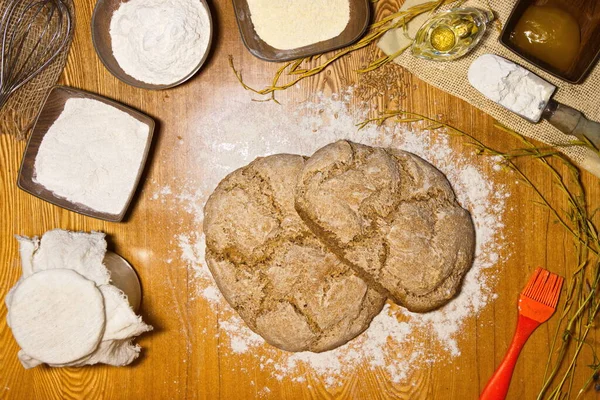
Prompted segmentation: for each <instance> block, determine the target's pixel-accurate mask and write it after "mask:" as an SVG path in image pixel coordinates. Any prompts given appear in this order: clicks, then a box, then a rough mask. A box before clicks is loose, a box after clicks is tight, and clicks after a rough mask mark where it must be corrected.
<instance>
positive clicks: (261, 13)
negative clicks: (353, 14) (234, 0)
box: [248, 0, 350, 50]
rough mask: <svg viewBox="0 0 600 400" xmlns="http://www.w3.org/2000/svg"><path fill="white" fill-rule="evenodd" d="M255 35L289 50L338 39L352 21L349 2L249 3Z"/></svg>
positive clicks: (260, 0)
mask: <svg viewBox="0 0 600 400" xmlns="http://www.w3.org/2000/svg"><path fill="white" fill-rule="evenodd" d="M248 8H249V9H250V19H251V20H252V25H253V26H254V30H255V32H256V34H257V35H258V36H259V37H260V38H261V39H262V40H263V41H265V43H267V44H268V45H270V46H272V47H274V48H276V49H280V50H290V49H295V48H298V47H304V46H308V45H311V44H314V43H318V42H322V41H324V40H328V39H332V38H334V37H336V36H338V35H339V34H340V33H342V32H343V31H344V29H346V26H347V25H348V21H349V20H350V2H349V1H348V0H310V1H306V0H276V1H275V0H248Z"/></svg>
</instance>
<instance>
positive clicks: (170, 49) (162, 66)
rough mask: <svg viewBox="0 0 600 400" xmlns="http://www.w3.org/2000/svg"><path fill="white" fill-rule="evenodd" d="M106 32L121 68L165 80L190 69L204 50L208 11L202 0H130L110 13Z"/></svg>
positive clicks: (139, 76)
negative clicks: (110, 16)
mask: <svg viewBox="0 0 600 400" xmlns="http://www.w3.org/2000/svg"><path fill="white" fill-rule="evenodd" d="M110 37H111V41H112V51H113V55H114V56H115V59H116V60H117V62H118V63H119V66H120V67H121V68H122V69H123V71H125V73H127V74H128V75H130V76H132V77H133V78H135V79H137V80H139V81H142V82H146V83H150V84H155V85H168V84H172V83H175V82H177V81H179V80H181V79H183V78H185V77H186V76H187V75H189V74H190V73H191V72H192V71H194V69H195V68H196V67H197V66H198V64H199V63H200V61H201V60H202V57H204V55H205V54H206V52H207V51H208V44H209V41H210V17H209V14H208V11H207V10H206V8H205V6H204V4H203V3H202V2H201V1H200V0H131V1H128V2H123V3H121V5H120V6H119V8H118V9H117V11H115V13H114V14H113V16H112V19H111V21H110Z"/></svg>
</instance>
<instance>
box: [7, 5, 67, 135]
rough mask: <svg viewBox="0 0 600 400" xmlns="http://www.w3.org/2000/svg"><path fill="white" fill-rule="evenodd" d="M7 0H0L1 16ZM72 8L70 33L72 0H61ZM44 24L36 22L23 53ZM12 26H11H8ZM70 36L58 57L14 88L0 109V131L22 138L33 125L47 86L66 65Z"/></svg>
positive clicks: (50, 86) (20, 7)
mask: <svg viewBox="0 0 600 400" xmlns="http://www.w3.org/2000/svg"><path fill="white" fill-rule="evenodd" d="M31 1H32V0H22V2H21V4H20V5H19V6H17V9H16V10H17V12H19V13H21V12H23V10H24V8H25V7H26V6H27V5H28V4H30V3H31ZM9 3H10V1H9V0H0V17H1V16H2V15H4V12H5V10H6V9H7V7H8V6H9ZM63 3H65V4H67V6H68V7H69V9H70V10H71V19H72V28H71V34H70V37H71V39H72V36H73V35H72V32H73V30H74V26H75V10H74V5H73V2H72V0H63ZM4 28H5V27H4V26H0V32H4ZM44 28H45V25H44V24H35V25H34V26H33V29H32V30H31V32H30V34H29V36H28V38H30V39H29V40H28V41H27V42H26V44H25V48H24V49H23V54H25V53H27V50H28V49H30V48H31V46H33V43H34V41H35V40H37V38H38V37H39V35H40V33H41V32H42V29H44ZM9 29H12V27H9ZM71 39H70V40H69V42H68V44H67V46H66V47H65V48H64V49H63V50H62V52H61V53H60V54H59V55H58V57H57V58H56V59H55V60H54V61H53V62H52V63H51V64H50V65H49V66H48V67H47V68H46V69H45V70H43V71H42V72H41V73H40V74H39V75H38V76H37V77H35V78H34V79H33V80H31V81H30V82H29V83H27V84H26V85H25V86H23V87H21V88H20V89H19V90H17V91H16V92H15V93H14V94H13V95H12V96H11V98H10V99H9V100H8V102H7V103H6V104H5V105H4V107H2V108H1V109H0V134H10V135H14V136H15V137H17V138H18V139H24V138H25V137H27V134H28V133H29V131H30V130H31V128H32V125H33V123H34V122H35V119H36V117H37V115H38V113H39V112H40V110H41V108H42V106H43V102H44V101H45V99H46V96H47V94H48V92H49V91H50V89H51V88H52V87H53V86H54V85H55V84H56V82H57V81H58V78H59V77H60V74H61V73H62V71H63V69H64V68H65V64H66V62H67V57H68V55H69V47H70V45H71Z"/></svg>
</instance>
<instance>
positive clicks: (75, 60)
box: [0, 0, 600, 399]
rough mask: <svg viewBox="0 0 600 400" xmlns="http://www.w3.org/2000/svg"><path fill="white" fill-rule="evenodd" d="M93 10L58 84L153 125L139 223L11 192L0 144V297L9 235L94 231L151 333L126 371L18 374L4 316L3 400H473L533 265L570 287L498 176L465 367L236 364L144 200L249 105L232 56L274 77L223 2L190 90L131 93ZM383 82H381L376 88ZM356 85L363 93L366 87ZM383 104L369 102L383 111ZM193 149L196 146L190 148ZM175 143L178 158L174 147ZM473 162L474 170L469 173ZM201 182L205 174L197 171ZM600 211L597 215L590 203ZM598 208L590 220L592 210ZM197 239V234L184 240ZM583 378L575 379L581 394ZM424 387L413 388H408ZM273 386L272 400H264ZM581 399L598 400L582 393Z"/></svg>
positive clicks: (82, 8)
mask: <svg viewBox="0 0 600 400" xmlns="http://www.w3.org/2000/svg"><path fill="white" fill-rule="evenodd" d="M94 3H95V2H94V0H77V1H76V8H77V29H76V34H75V38H74V41H73V46H72V49H71V53H70V58H69V61H68V64H67V67H66V70H65V73H64V75H63V77H62V78H61V83H62V84H65V85H69V86H73V87H77V88H81V89H85V90H88V91H92V92H95V93H98V94H101V95H104V96H107V97H109V98H112V99H115V100H117V101H120V102H123V103H124V104H127V105H130V106H132V107H134V108H137V109H139V110H141V111H143V112H146V113H147V114H149V115H150V116H152V117H154V118H155V119H156V120H157V121H158V122H159V130H158V132H157V136H156V141H155V148H154V150H153V154H154V155H153V157H152V158H151V163H150V165H149V166H148V167H147V175H146V178H145V181H144V183H143V186H142V189H141V190H140V191H139V192H138V195H137V200H136V202H135V206H134V207H133V210H132V211H131V212H130V214H129V217H128V219H127V221H126V222H124V223H105V222H102V221H99V220H95V219H92V218H87V217H84V216H81V215H78V214H75V213H72V212H69V211H66V210H63V209H60V208H58V207H55V206H53V205H50V204H48V203H46V202H43V201H41V200H39V199H37V198H35V197H33V196H31V195H29V194H27V193H24V192H22V191H20V190H19V189H18V188H17V186H16V179H17V173H18V169H19V163H20V161H21V156H22V153H23V150H24V148H25V143H24V142H19V141H16V140H15V139H14V138H13V137H11V136H9V135H0V160H1V166H0V243H1V246H0V298H1V299H4V297H5V295H6V293H7V292H8V290H9V288H10V287H12V286H13V285H14V283H15V282H16V281H17V280H18V278H19V276H20V269H19V268H18V266H19V257H18V251H17V241H16V240H15V239H14V237H13V235H15V234H23V235H28V236H33V235H41V234H42V233H44V232H45V231H47V230H50V229H54V228H62V229H70V230H85V231H90V230H100V231H104V232H106V233H107V234H108V235H109V236H110V238H111V247H112V249H113V250H114V251H116V252H117V253H119V254H121V255H122V256H124V257H125V258H126V259H127V260H129V261H130V262H131V263H132V264H133V265H134V266H135V268H136V270H137V271H138V273H139V275H140V277H141V280H142V283H143V287H144V294H145V296H144V300H143V308H142V310H141V314H142V315H143V317H144V319H145V320H146V321H147V322H149V323H151V324H152V325H154V326H155V327H156V330H155V331H154V332H151V333H150V334H145V335H143V336H142V337H141V338H139V340H138V342H139V344H140V345H141V346H142V348H143V353H142V354H143V355H142V357H141V359H140V360H139V361H138V362H135V363H134V364H133V365H132V366H129V367H125V368H115V367H107V366H94V367H87V368H60V369H53V368H48V367H44V366H42V367H38V368H34V369H31V370H24V369H23V367H22V366H21V365H20V363H19V362H18V360H17V351H18V346H17V344H16V343H15V341H14V339H13V337H12V335H11V332H10V329H9V328H8V327H7V325H6V322H5V321H6V308H5V307H4V306H2V307H0V398H10V399H58V398H81V399H95V398H107V399H167V398H189V399H250V398H272V399H313V398H347V399H380V398H401V399H475V398H477V396H478V393H479V392H480V391H481V389H482V388H483V386H484V385H485V383H486V381H487V379H488V378H489V377H490V375H491V374H492V372H493V371H494V368H495V366H496V365H497V364H498V363H499V362H500V360H501V358H502V356H503V354H504V351H505V350H506V348H507V346H508V343H509V342H510V339H511V336H512V333H513V329H514V326H515V322H516V309H515V303H516V296H517V294H518V293H519V292H520V290H521V289H522V287H523V286H524V284H525V283H526V282H527V279H528V276H529V274H530V273H531V271H532V270H533V269H534V268H535V267H536V266H545V267H548V268H550V269H552V270H553V271H555V272H558V273H561V274H563V275H568V274H569V273H570V272H571V271H572V270H573V268H574V265H575V262H574V250H573V245H572V239H571V238H570V237H569V236H567V235H566V234H565V232H564V230H563V229H562V228H561V227H560V226H558V225H556V224H554V223H553V218H552V217H551V216H550V215H549V213H548V211H547V210H545V209H543V208H541V207H537V206H535V204H534V201H535V200H536V198H535V196H534V194H533V193H532V191H531V190H529V189H528V188H526V187H524V185H518V184H516V183H515V177H514V176H513V175H511V174H509V173H506V172H502V171H501V172H497V173H494V174H493V175H492V177H493V179H494V180H495V181H496V182H498V183H499V184H504V185H506V188H507V190H508V191H509V192H510V194H511V196H510V198H509V199H508V200H507V212H506V214H505V224H506V228H505V236H506V241H507V242H508V250H509V252H510V256H507V257H506V259H505V260H504V261H503V262H502V263H499V265H497V266H496V271H495V275H496V276H497V284H496V285H495V288H494V290H495V291H496V293H497V298H496V299H495V300H494V301H492V302H491V303H490V304H488V306H487V307H486V308H485V309H484V310H483V311H482V312H481V314H480V315H479V316H478V317H473V318H471V319H469V320H467V321H466V324H465V326H464V329H463V330H462V332H461V335H460V339H459V345H460V349H461V355H460V356H459V357H457V358H454V359H450V360H449V361H448V362H445V363H444V362H442V363H435V364H432V365H431V366H428V367H423V368H420V369H418V370H416V371H415V372H414V373H413V375H411V376H410V378H409V379H408V380H407V381H405V382H402V383H400V384H393V383H392V382H391V381H390V379H389V376H388V375H387V374H386V373H385V372H384V371H380V370H377V371H366V370H364V371H362V370H360V369H357V372H356V373H354V374H352V375H349V376H346V377H345V379H344V380H343V382H342V385H341V386H340V387H337V388H335V389H328V388H327V386H326V385H324V384H322V383H321V382H319V381H318V380H316V379H310V371H307V376H308V377H309V381H310V382H311V384H310V385H309V384H308V383H307V382H304V383H300V382H292V381H290V380H288V379H285V378H284V379H282V380H278V379H276V378H275V377H273V376H272V373H271V371H269V370H268V369H265V370H261V369H260V368H259V365H258V363H257V362H256V361H255V360H256V358H254V357H251V356H250V355H248V354H240V355H236V354H231V352H226V351H225V350H224V349H222V348H221V347H218V345H219V338H218V336H217V335H216V334H217V333H218V330H219V328H218V321H217V318H218V317H217V315H216V314H215V313H214V311H213V310H212V309H211V308H210V307H209V305H208V304H207V302H206V301H204V300H202V299H197V298H195V296H194V288H193V287H192V285H191V284H190V283H189V282H190V281H189V279H188V273H189V272H188V270H187V269H186V268H185V267H182V266H177V265H176V263H169V262H168V261H167V259H168V258H169V254H172V251H173V246H176V245H175V244H174V243H173V240H172V237H173V231H174V230H176V229H179V228H180V227H179V226H176V225H177V224H180V219H177V218H175V216H174V215H173V214H172V213H173V212H174V211H173V210H172V209H165V207H164V206H163V204H162V203H161V202H160V201H151V196H152V194H153V193H155V192H156V191H157V190H158V189H160V188H161V187H162V186H164V185H166V184H169V183H171V182H173V181H174V180H175V179H177V178H178V177H184V176H189V175H190V170H189V168H188V167H190V166H193V165H194V163H193V158H194V157H195V156H196V155H197V154H200V153H201V152H203V151H207V149H204V148H202V147H201V146H202V145H201V144H199V143H198V142H195V141H194V140H191V138H192V136H191V132H192V131H194V130H195V128H196V127H195V125H194V124H195V122H196V121H197V119H198V115H199V114H201V113H203V110H208V109H218V108H225V107H227V106H228V99H229V98H230V96H236V97H237V98H240V96H245V97H244V98H247V100H248V101H250V96H249V95H248V94H246V93H244V92H243V90H242V88H241V87H239V85H237V83H236V79H235V77H234V75H233V74H232V72H231V70H230V69H229V67H228V55H230V54H231V55H233V57H234V59H235V60H236V63H237V65H238V66H241V68H243V71H244V73H245V76H246V77H247V78H248V80H249V82H250V83H256V84H259V83H261V82H263V83H266V82H268V81H269V79H270V78H271V76H272V74H273V72H274V70H275V68H276V65H272V64H268V63H265V62H262V61H260V60H258V59H255V58H254V57H252V56H251V55H250V54H249V53H248V52H247V51H246V49H245V48H244V46H243V44H242V41H241V39H240V36H239V33H238V30H237V26H236V22H235V18H234V14H233V9H232V5H231V1H229V0H214V1H209V3H210V6H211V10H212V13H213V16H214V19H215V21H216V28H217V29H216V32H215V38H214V41H213V43H214V47H213V51H212V54H211V55H210V57H209V60H208V63H207V64H206V65H205V66H204V68H203V69H202V71H201V73H200V74H198V75H197V76H196V77H195V78H193V79H192V80H191V81H190V82H189V83H187V84H185V85H183V86H181V87H178V88H175V89H172V90H168V91H163V92H149V91H144V90H139V89H136V88H133V87H129V86H127V85H125V84H123V83H121V82H120V81H118V80H117V79H116V78H114V77H113V76H111V75H110V73H109V72H108V71H107V70H106V69H105V68H104V67H103V66H102V64H101V63H100V61H99V59H98V57H97V56H96V54H95V52H94V49H93V46H92V41H91V37H90V30H89V26H90V19H91V15H92V10H93V6H94ZM399 3H401V2H398V1H394V0H385V1H384V0H380V1H379V2H378V3H377V13H376V18H381V17H382V16H383V15H386V14H388V13H390V12H391V11H394V10H395V9H397V7H398V5H399ZM376 55H377V52H376V51H375V50H374V49H365V50H364V51H362V52H361V53H358V54H355V55H353V56H351V57H350V58H348V59H346V60H344V61H342V62H339V63H337V64H335V65H334V66H333V67H331V68H330V69H329V70H327V71H326V72H325V73H323V74H321V75H319V76H317V77H315V78H313V79H311V80H308V81H306V83H305V84H303V85H301V87H297V88H292V89H290V91H289V93H288V94H287V95H286V96H285V98H286V101H292V100H293V99H295V98H303V97H305V96H306V94H308V93H310V92H314V91H316V90H322V91H324V92H325V93H332V92H337V91H339V90H340V89H341V88H343V87H345V86H346V85H348V84H352V83H356V82H359V83H360V82H364V80H365V79H367V78H365V77H359V76H358V75H357V74H356V73H354V72H353V71H354V70H356V69H357V67H359V66H362V65H364V62H365V60H366V59H368V58H369V57H373V56H376ZM386 71H388V73H390V74H393V76H394V77H395V78H394V79H393V80H392V81H393V82H392V83H393V85H392V87H390V89H389V90H396V91H398V90H400V91H401V92H402V93H403V94H404V96H403V97H402V99H401V102H400V104H399V105H400V107H402V108H403V109H405V110H410V111H414V112H419V113H422V114H425V115H429V116H432V117H436V116H441V117H442V118H443V119H444V120H445V121H447V122H450V123H452V124H453V125H455V126H457V127H460V128H462V129H464V130H466V131H468V132H471V133H473V134H474V135H476V136H477V137H478V138H480V139H481V140H483V141H484V142H486V143H488V144H490V145H491V146H497V147H503V148H510V147H516V146H518V144H517V143H516V141H515V140H513V139H511V138H509V137H508V136H507V135H506V134H504V133H503V132H501V131H499V130H497V129H494V127H493V120H492V118H491V117H489V116H487V115H485V114H484V113H482V112H480V111H478V110H477V109H475V108H474V107H471V106H470V105H468V104H466V103H465V102H463V101H461V100H459V99H456V98H453V97H452V96H449V95H447V94H445V93H444V92H442V91H440V90H437V89H435V88H432V87H430V86H428V85H426V84H425V83H423V82H421V81H419V80H418V79H416V78H415V77H413V76H411V75H410V74H408V73H403V72H402V70H401V69H400V68H399V67H396V66H390V67H387V69H386ZM377 79H381V77H378V78H377ZM361 80H362V81H361ZM387 98H388V97H387V96H385V94H383V95H375V96H374V97H373V98H371V99H368V100H370V101H371V104H373V105H378V106H379V108H380V109H384V108H386V107H387V106H388V105H389V104H387V100H386V99H387ZM188 139H190V140H188ZM182 140H183V143H184V145H183V147H184V149H182V145H180V144H178V143H179V142H180V141H182ZM452 143H453V146H454V148H455V151H456V152H459V153H461V154H463V155H464V156H465V157H471V158H473V159H475V158H476V157H477V156H476V155H473V154H472V151H471V150H470V149H468V148H466V147H465V146H463V145H462V144H461V142H460V141H453V142H452ZM474 162H475V161H474ZM522 165H523V167H524V168H525V169H526V170H527V172H528V174H529V175H530V176H532V177H534V178H535V179H536V181H537V182H538V183H539V185H540V187H541V188H542V189H543V190H544V191H545V193H547V194H548V195H549V196H550V198H552V199H554V200H556V201H561V199H562V197H561V194H560V192H559V191H558V190H556V189H553V187H552V183H551V179H550V176H549V175H548V174H547V172H546V171H544V170H543V169H541V168H539V167H538V166H536V165H535V164H534V163H533V162H524V163H523V164H522ZM197 173H198V177H199V178H201V174H202V171H197ZM583 178H584V182H585V184H586V186H587V188H588V195H589V197H590V198H591V199H598V198H600V196H599V194H600V193H599V187H600V185H599V184H598V181H597V179H596V178H593V177H591V176H589V175H588V174H584V177H583ZM596 203H597V202H596ZM592 205H593V206H594V207H595V206H596V205H597V204H596V205H594V204H593V203H592ZM190 229H191V228H190ZM555 320H556V319H554V320H553V321H551V322H550V323H548V324H546V325H544V326H542V327H541V328H540V329H539V330H538V331H537V332H536V333H535V334H534V336H533V337H532V339H531V340H530V342H529V343H528V344H527V346H526V348H525V350H524V352H523V354H522V356H521V358H520V360H519V363H518V365H517V368H516V371H515V376H514V380H513V385H512V387H511V392H510V395H509V398H510V399H533V398H535V396H536V394H537V391H538V390H539V387H540V385H541V382H542V378H543V370H544V368H543V366H544V365H545V362H546V357H547V353H548V348H549V343H550V340H551V338H552V337H553V333H554V329H555V322H556V321H555ZM585 378H586V375H584V374H579V375H577V376H576V378H575V387H578V386H579V385H581V384H582V383H583V381H584V379H585ZM415 383H418V384H415ZM264 387H268V388H269V390H270V391H269V392H265V391H264V390H261V388H264ZM589 396H590V397H588V398H597V397H596V396H595V395H594V394H593V393H589Z"/></svg>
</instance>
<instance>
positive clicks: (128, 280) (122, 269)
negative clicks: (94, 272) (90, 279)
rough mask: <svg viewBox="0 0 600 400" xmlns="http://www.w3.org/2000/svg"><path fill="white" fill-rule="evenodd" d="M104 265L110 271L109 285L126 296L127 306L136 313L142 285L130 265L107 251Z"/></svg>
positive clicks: (139, 302)
mask: <svg viewBox="0 0 600 400" xmlns="http://www.w3.org/2000/svg"><path fill="white" fill-rule="evenodd" d="M104 265H105V266H106V268H107V269H108V270H109V271H110V280H111V283H112V284H113V285H114V286H116V287H118V288H119V289H121V290H122V291H123V293H125V295H127V300H129V305H130V306H131V308H132V309H133V311H134V312H136V313H137V312H138V311H139V309H140V304H141V303H142V285H141V284H140V279H139V278H138V276H137V274H136V272H135V270H134V269H133V267H132V266H131V264H129V263H128V262H127V261H126V260H125V259H124V258H123V257H121V256H120V255H118V254H117V253H113V252H112V251H107V252H106V254H105V255H104Z"/></svg>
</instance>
